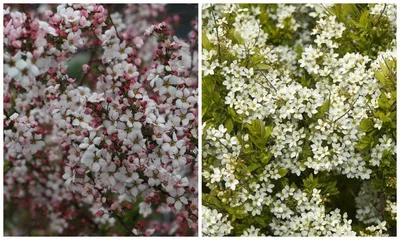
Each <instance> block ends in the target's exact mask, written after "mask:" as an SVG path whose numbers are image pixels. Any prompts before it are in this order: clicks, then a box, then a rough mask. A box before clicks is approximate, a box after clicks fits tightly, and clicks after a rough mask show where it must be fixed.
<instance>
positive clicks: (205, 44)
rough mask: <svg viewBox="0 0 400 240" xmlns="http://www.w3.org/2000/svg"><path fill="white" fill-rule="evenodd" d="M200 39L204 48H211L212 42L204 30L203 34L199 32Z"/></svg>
mask: <svg viewBox="0 0 400 240" xmlns="http://www.w3.org/2000/svg"><path fill="white" fill-rule="evenodd" d="M201 41H202V45H203V48H204V49H207V50H210V49H211V48H212V44H211V42H210V40H209V39H208V37H207V34H206V33H205V32H203V34H201Z"/></svg>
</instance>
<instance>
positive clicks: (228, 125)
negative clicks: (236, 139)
mask: <svg viewBox="0 0 400 240" xmlns="http://www.w3.org/2000/svg"><path fill="white" fill-rule="evenodd" d="M225 127H226V131H227V132H228V133H231V132H232V129H233V121H232V118H227V119H226V121H225Z"/></svg>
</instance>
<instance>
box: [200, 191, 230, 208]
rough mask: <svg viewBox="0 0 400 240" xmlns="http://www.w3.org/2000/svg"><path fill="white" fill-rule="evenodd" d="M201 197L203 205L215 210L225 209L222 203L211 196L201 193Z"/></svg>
mask: <svg viewBox="0 0 400 240" xmlns="http://www.w3.org/2000/svg"><path fill="white" fill-rule="evenodd" d="M201 196H202V200H203V204H204V205H206V206H208V207H212V208H215V209H217V210H223V209H225V207H224V205H223V204H222V202H221V201H220V200H219V199H218V198H217V197H216V196H213V195H211V194H207V193H203V194H201Z"/></svg>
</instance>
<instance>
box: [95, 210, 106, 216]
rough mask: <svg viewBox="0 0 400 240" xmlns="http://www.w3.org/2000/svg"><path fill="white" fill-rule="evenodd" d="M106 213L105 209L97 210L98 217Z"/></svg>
mask: <svg viewBox="0 0 400 240" xmlns="http://www.w3.org/2000/svg"><path fill="white" fill-rule="evenodd" d="M103 215H104V211H103V210H99V211H97V212H96V217H101V216H103Z"/></svg>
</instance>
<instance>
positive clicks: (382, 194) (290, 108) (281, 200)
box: [202, 4, 396, 236]
mask: <svg viewBox="0 0 400 240" xmlns="http://www.w3.org/2000/svg"><path fill="white" fill-rule="evenodd" d="M394 12H395V5H390V4H383V5H379V4H370V5H367V4H364V5H352V4H348V5H341V4H327V5H325V4H324V5H321V4H302V5H288V4H270V5H268V4H264V5H263V4H258V5H253V4H248V5H245V4H243V5H235V4H226V5H223V4H215V5H213V4H205V5H203V41H202V43H203V58H202V61H203V79H202V83H203V88H202V89H203V92H202V116H203V124H204V126H203V136H202V138H203V148H202V149H203V153H202V159H203V163H202V164H203V186H205V187H204V189H203V192H204V193H203V196H205V198H204V199H203V204H204V205H205V206H206V207H207V208H209V209H210V210H209V211H212V210H217V212H218V213H220V214H223V216H227V217H228V219H231V222H230V224H231V226H232V227H233V229H232V231H230V232H227V233H226V234H227V235H239V236H240V235H245V236H248V235H254V236H259V235H275V236H282V235H285V236H294V235H295V236H354V235H363V234H367V231H370V232H371V234H372V232H377V233H379V234H389V235H391V234H393V233H394V232H393V231H394V226H395V225H396V224H395V220H394V218H393V217H392V215H393V214H389V213H393V210H391V207H390V206H391V203H392V202H395V200H396V184H395V182H396V160H395V159H396V152H395V148H396V137H395V134H393V132H395V130H396V100H395V95H396V87H395V86H396V76H395V73H396V67H395V63H396V59H395V57H396V49H395V46H396V39H395V31H396V30H395V29H396V26H395V22H394V19H395V14H394ZM378 26H384V27H382V28H379V27H378ZM382 34H384V35H385V36H386V37H383V35H382ZM357 193H358V195H357ZM347 198H351V199H352V201H349V202H348V203H347V204H345V205H343V204H342V201H343V199H347ZM387 201H388V203H387ZM351 209H354V211H349V210H351ZM385 209H387V210H385ZM385 212H387V213H386V214H385ZM371 224H382V226H381V225H379V226H377V227H376V226H375V227H372V226H370V225H371ZM385 224H387V225H386V227H385ZM368 227H369V228H368ZM367 228H368V229H369V230H368V229H367ZM363 229H364V230H366V231H363ZM202 231H203V233H204V234H205V235H214V234H213V233H212V232H209V231H208V230H207V229H202ZM219 234H220V233H219Z"/></svg>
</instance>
